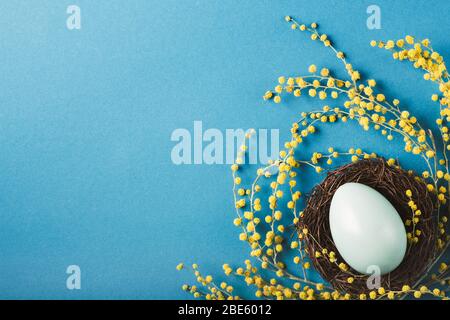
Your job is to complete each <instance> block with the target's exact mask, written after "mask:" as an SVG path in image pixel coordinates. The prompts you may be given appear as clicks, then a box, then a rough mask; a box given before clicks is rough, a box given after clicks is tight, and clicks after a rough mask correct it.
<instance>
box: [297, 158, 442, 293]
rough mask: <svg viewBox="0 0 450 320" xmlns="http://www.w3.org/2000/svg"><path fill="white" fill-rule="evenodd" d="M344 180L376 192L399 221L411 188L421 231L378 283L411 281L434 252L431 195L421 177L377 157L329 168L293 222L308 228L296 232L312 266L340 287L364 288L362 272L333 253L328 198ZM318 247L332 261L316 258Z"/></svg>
mask: <svg viewBox="0 0 450 320" xmlns="http://www.w3.org/2000/svg"><path fill="white" fill-rule="evenodd" d="M348 182H358V183H362V184H365V185H367V186H369V187H372V188H373V189H375V190H377V191H378V192H380V193H381V194H382V195H384V196H385V197H386V198H387V199H388V200H389V201H390V202H391V204H392V205H393V206H394V207H395V208H396V210H397V212H398V213H399V214H400V216H401V218H402V220H403V222H405V221H406V220H407V219H410V220H411V218H412V211H411V208H410V207H409V206H408V201H409V198H408V197H407V195H406V194H405V191H406V190H408V189H409V190H411V191H412V193H413V196H412V199H413V200H414V202H415V204H416V205H417V208H418V209H419V210H421V212H422V214H421V216H420V221H419V223H418V224H417V225H416V228H418V229H420V230H421V235H420V236H419V241H418V242H417V243H412V242H410V241H408V247H407V251H406V255H405V258H404V260H403V261H402V263H401V264H400V265H399V266H398V267H397V268H396V269H395V270H394V271H392V272H390V273H388V274H385V275H383V276H382V278H381V286H382V287H384V288H385V289H386V290H401V288H402V286H403V285H405V284H407V285H410V286H411V285H414V284H415V283H416V282H417V281H418V280H419V279H420V278H421V277H422V276H423V275H424V273H426V271H427V269H428V267H429V265H430V263H431V261H432V260H433V257H434V256H435V251H436V245H435V239H436V237H435V236H436V232H437V230H436V223H435V219H434V211H435V206H436V202H435V200H436V196H435V194H434V193H431V192H429V191H428V189H427V187H426V184H425V183H424V182H423V181H422V180H421V179H418V178H417V177H415V176H414V175H413V174H411V173H409V172H407V171H405V170H403V169H401V168H399V167H396V166H389V165H388V164H387V163H386V161H385V160H384V159H381V158H377V159H366V160H361V161H358V162H356V163H351V164H348V165H345V166H343V167H340V168H338V169H337V170H335V171H332V172H330V173H329V174H328V176H327V177H326V178H325V180H324V181H323V182H322V183H320V184H319V185H317V186H316V187H315V188H314V190H313V192H312V194H311V195H310V196H309V199H308V203H307V205H306V208H305V210H304V212H303V218H302V219H300V222H299V225H298V228H299V232H300V233H301V232H302V231H301V230H303V229H304V228H307V229H308V233H307V234H306V235H302V237H304V241H305V244H306V250H307V252H308V254H309V256H310V258H311V260H312V263H313V264H314V266H315V268H316V270H317V271H318V272H319V273H320V274H321V276H322V277H323V278H324V280H326V281H328V282H329V283H330V284H331V285H332V286H333V288H335V289H336V290H338V291H339V292H341V293H350V294H358V293H363V292H367V291H369V290H368V288H367V284H366V281H367V278H368V276H367V275H362V274H360V273H358V272H357V271H355V270H352V269H350V270H348V271H347V272H344V271H342V270H341V269H340V268H339V266H338V263H339V262H345V261H344V260H343V259H342V257H341V256H340V255H339V252H338V250H337V249H336V246H335V245H334V243H333V240H332V237H331V232H330V225H329V209H330V204H331V199H332V197H333V195H334V193H335V191H336V190H337V188H338V187H339V186H341V185H343V184H345V183H348ZM411 229H412V227H406V230H407V232H411ZM323 248H326V249H327V250H328V252H330V251H334V252H335V253H336V258H337V261H338V262H337V263H332V262H330V261H329V259H327V258H326V257H324V256H322V257H318V258H317V257H316V254H315V253H316V251H318V252H322V249H323ZM349 273H351V274H353V275H354V276H352V277H353V278H354V279H355V280H354V282H353V283H351V284H350V283H348V281H347V279H348V277H349V276H350V275H349Z"/></svg>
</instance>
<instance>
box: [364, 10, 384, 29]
mask: <svg viewBox="0 0 450 320" xmlns="http://www.w3.org/2000/svg"><path fill="white" fill-rule="evenodd" d="M366 12H367V14H369V17H368V18H367V23H366V24H367V28H368V29H369V30H374V29H381V9H380V7H379V6H377V5H375V4H372V5H370V6H368V7H367V11H366Z"/></svg>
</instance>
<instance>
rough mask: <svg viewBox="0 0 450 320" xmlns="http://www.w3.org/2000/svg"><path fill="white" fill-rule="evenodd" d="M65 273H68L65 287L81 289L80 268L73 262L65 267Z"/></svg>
mask: <svg viewBox="0 0 450 320" xmlns="http://www.w3.org/2000/svg"><path fill="white" fill-rule="evenodd" d="M66 273H67V274H68V275H69V276H68V277H67V280H66V287H67V289H69V290H75V289H76V290H80V289H81V269H80V267H79V266H77V265H75V264H73V265H70V266H68V267H67V269H66Z"/></svg>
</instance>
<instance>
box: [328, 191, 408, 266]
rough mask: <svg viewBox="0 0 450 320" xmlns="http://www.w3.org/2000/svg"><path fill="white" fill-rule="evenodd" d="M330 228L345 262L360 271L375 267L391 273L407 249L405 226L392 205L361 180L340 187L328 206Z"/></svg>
mask: <svg viewBox="0 0 450 320" xmlns="http://www.w3.org/2000/svg"><path fill="white" fill-rule="evenodd" d="M330 230H331V236H332V237H333V241H334V244H335V245H336V248H337V250H338V251H339V253H340V255H341V256H342V258H343V259H344V260H345V262H346V263H347V264H348V265H349V266H351V267H352V268H353V269H355V270H356V271H358V272H360V273H362V274H371V273H373V271H374V268H376V267H377V266H378V267H379V270H380V272H381V274H386V273H388V272H391V271H392V270H394V269H395V268H397V267H398V265H399V264H400V263H401V262H402V260H403V258H404V256H405V252H406V244H407V240H406V230H405V226H404V224H403V222H402V219H401V218H400V215H399V214H398V212H397V210H395V208H394V207H393V206H392V204H391V203H390V202H389V201H388V200H387V199H386V198H385V197H384V196H383V195H382V194H380V193H379V192H378V191H376V190H374V189H372V188H370V187H368V186H366V185H364V184H360V183H346V184H343V185H342V186H340V187H339V188H338V189H337V190H336V192H335V194H334V196H333V198H332V200H331V206H330Z"/></svg>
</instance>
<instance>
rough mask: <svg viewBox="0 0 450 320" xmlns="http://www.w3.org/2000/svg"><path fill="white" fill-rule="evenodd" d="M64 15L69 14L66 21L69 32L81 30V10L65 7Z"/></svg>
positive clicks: (74, 6) (71, 6)
mask: <svg viewBox="0 0 450 320" xmlns="http://www.w3.org/2000/svg"><path fill="white" fill-rule="evenodd" d="M66 13H67V14H69V16H68V17H67V20H66V26H67V29H69V30H74V29H75V30H80V29H81V9H80V7H79V6H76V5H70V6H68V7H67V10H66Z"/></svg>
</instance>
